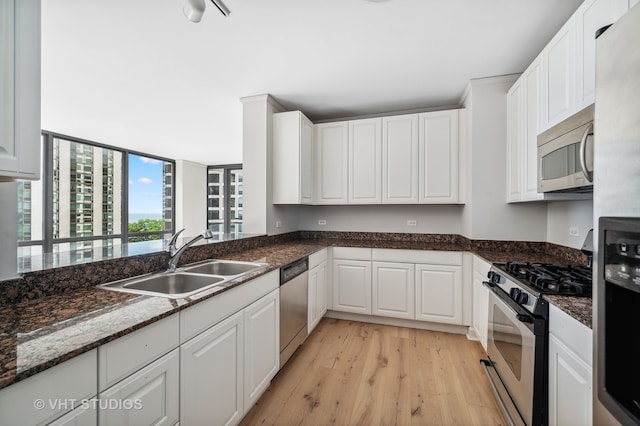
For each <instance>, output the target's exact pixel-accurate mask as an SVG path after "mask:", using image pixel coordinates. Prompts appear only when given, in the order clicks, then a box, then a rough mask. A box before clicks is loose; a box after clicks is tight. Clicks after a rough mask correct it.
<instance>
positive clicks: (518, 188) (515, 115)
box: [507, 55, 544, 203]
mask: <svg viewBox="0 0 640 426" xmlns="http://www.w3.org/2000/svg"><path fill="white" fill-rule="evenodd" d="M541 80H542V55H540V56H538V57H537V58H536V59H535V60H534V61H533V63H532V64H531V65H530V66H529V68H527V70H526V71H525V72H524V74H522V76H521V77H520V78H519V79H518V80H517V81H516V82H515V83H514V84H513V86H511V89H509V92H507V202H509V203H512V202H519V201H535V200H541V199H543V198H544V195H543V194H541V193H538V129H539V123H540V120H541V116H542V104H543V91H542V81H541Z"/></svg>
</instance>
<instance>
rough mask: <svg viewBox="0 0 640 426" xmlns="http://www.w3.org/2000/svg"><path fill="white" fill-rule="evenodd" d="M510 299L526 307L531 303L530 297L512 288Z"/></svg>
mask: <svg viewBox="0 0 640 426" xmlns="http://www.w3.org/2000/svg"><path fill="white" fill-rule="evenodd" d="M509 297H511V299H513V301H514V302H516V303H517V304H519V305H526V304H527V302H528V301H529V295H528V294H527V293H525V292H523V291H522V290H520V289H519V288H517V287H511V289H510V290H509Z"/></svg>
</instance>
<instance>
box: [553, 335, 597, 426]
mask: <svg viewBox="0 0 640 426" xmlns="http://www.w3.org/2000/svg"><path fill="white" fill-rule="evenodd" d="M591 380H592V370H591V367H590V366H589V365H587V364H586V363H585V362H584V361H582V360H581V359H580V358H579V357H578V356H577V355H576V354H574V353H573V352H572V351H571V350H570V349H569V348H568V347H567V346H565V345H564V344H563V343H562V341H561V340H560V339H558V338H557V337H556V336H554V335H553V334H549V425H551V426H554V425H590V424H591V420H592V414H591V411H592V401H591V398H592V395H591V389H592V385H591Z"/></svg>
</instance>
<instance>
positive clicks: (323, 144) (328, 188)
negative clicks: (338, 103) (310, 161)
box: [315, 121, 349, 204]
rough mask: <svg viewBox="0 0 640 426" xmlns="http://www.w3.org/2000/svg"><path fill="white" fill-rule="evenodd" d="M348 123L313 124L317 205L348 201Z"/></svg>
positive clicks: (345, 202)
mask: <svg viewBox="0 0 640 426" xmlns="http://www.w3.org/2000/svg"><path fill="white" fill-rule="evenodd" d="M348 126H349V123H348V122H347V121H341V122H337V123H325V124H316V125H315V132H316V138H315V144H316V150H315V152H316V185H317V188H316V192H317V194H316V195H317V200H316V201H317V204H347V203H348V201H349V197H348V196H347V190H348V169H349V161H348V158H349V137H348V135H349V127H348Z"/></svg>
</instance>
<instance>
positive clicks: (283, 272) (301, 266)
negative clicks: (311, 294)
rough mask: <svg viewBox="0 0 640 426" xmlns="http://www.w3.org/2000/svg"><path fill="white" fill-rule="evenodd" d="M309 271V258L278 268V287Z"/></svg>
mask: <svg viewBox="0 0 640 426" xmlns="http://www.w3.org/2000/svg"><path fill="white" fill-rule="evenodd" d="M308 270H309V258H308V257H303V258H302V259H300V260H296V261H295V262H292V263H290V264H288V265H287V266H283V267H282V268H280V285H282V284H285V283H287V282H289V281H291V280H292V279H294V278H295V277H297V276H298V275H301V274H304V273H305V272H306V271H308Z"/></svg>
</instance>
